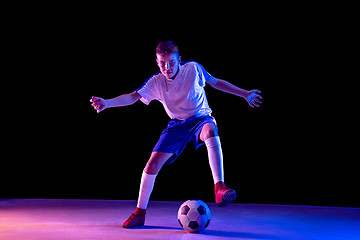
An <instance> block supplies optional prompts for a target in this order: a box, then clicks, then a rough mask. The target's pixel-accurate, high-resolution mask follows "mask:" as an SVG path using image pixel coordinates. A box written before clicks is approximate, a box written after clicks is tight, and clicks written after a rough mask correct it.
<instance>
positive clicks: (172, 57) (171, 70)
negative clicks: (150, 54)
mask: <svg viewBox="0 0 360 240" xmlns="http://www.w3.org/2000/svg"><path fill="white" fill-rule="evenodd" d="M156 62H157V65H158V66H159V68H160V71H161V73H162V74H163V75H164V76H165V77H166V78H169V79H174V78H175V77H176V75H177V73H178V71H179V65H180V62H181V57H180V56H179V55H178V54H177V53H170V54H161V53H160V54H159V53H157V54H156Z"/></svg>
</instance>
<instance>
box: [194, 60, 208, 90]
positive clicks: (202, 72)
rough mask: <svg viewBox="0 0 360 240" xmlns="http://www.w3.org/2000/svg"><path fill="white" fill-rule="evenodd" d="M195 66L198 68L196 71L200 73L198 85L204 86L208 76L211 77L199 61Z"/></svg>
mask: <svg viewBox="0 0 360 240" xmlns="http://www.w3.org/2000/svg"><path fill="white" fill-rule="evenodd" d="M196 65H197V68H198V72H199V74H200V81H201V82H200V83H199V84H200V86H205V84H206V81H207V80H209V78H210V77H211V75H210V73H208V72H207V71H206V70H205V69H204V67H203V66H202V65H201V64H200V63H196Z"/></svg>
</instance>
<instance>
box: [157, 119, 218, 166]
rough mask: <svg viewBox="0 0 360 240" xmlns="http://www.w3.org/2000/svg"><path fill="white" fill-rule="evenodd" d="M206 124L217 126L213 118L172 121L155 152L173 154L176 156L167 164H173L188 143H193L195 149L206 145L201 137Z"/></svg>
mask: <svg viewBox="0 0 360 240" xmlns="http://www.w3.org/2000/svg"><path fill="white" fill-rule="evenodd" d="M206 123H213V124H214V125H215V126H216V121H215V118H214V117H212V116H201V117H191V118H188V119H185V120H179V119H172V120H171V121H170V122H169V124H168V126H167V128H166V129H165V130H164V131H163V132H162V134H161V136H160V139H159V141H158V142H157V144H156V145H155V147H154V149H153V152H166V153H173V154H174V155H172V156H171V157H170V158H169V160H167V162H166V164H171V163H172V162H173V161H174V160H175V159H176V158H177V157H178V156H179V155H180V154H181V152H182V151H183V150H184V148H185V146H186V144H187V143H188V142H190V141H193V142H194V147H195V149H197V148H198V147H200V146H202V145H204V142H202V141H201V140H200V139H199V135H200V132H201V130H202V127H203V126H204V125H205V124H206Z"/></svg>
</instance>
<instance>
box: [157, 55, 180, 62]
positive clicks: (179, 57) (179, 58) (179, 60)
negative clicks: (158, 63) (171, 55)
mask: <svg viewBox="0 0 360 240" xmlns="http://www.w3.org/2000/svg"><path fill="white" fill-rule="evenodd" d="M156 60H157V59H156ZM179 62H181V56H179Z"/></svg>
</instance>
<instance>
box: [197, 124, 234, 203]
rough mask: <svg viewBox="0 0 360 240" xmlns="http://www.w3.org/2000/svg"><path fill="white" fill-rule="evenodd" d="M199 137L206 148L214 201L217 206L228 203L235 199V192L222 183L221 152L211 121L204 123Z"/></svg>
mask: <svg viewBox="0 0 360 240" xmlns="http://www.w3.org/2000/svg"><path fill="white" fill-rule="evenodd" d="M200 139H201V140H202V141H204V142H205V145H206V147H207V150H208V157H209V164H210V168H211V172H212V175H213V179H214V184H215V189H214V191H215V202H216V204H217V206H219V207H224V206H227V204H228V203H230V202H233V201H234V200H235V198H236V192H235V191H234V190H232V189H228V188H227V187H226V185H225V183H224V166H223V154H222V149H221V142H220V137H219V136H218V134H217V130H216V126H215V125H214V124H211V123H208V124H205V125H204V127H203V129H202V131H201V134H200Z"/></svg>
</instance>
